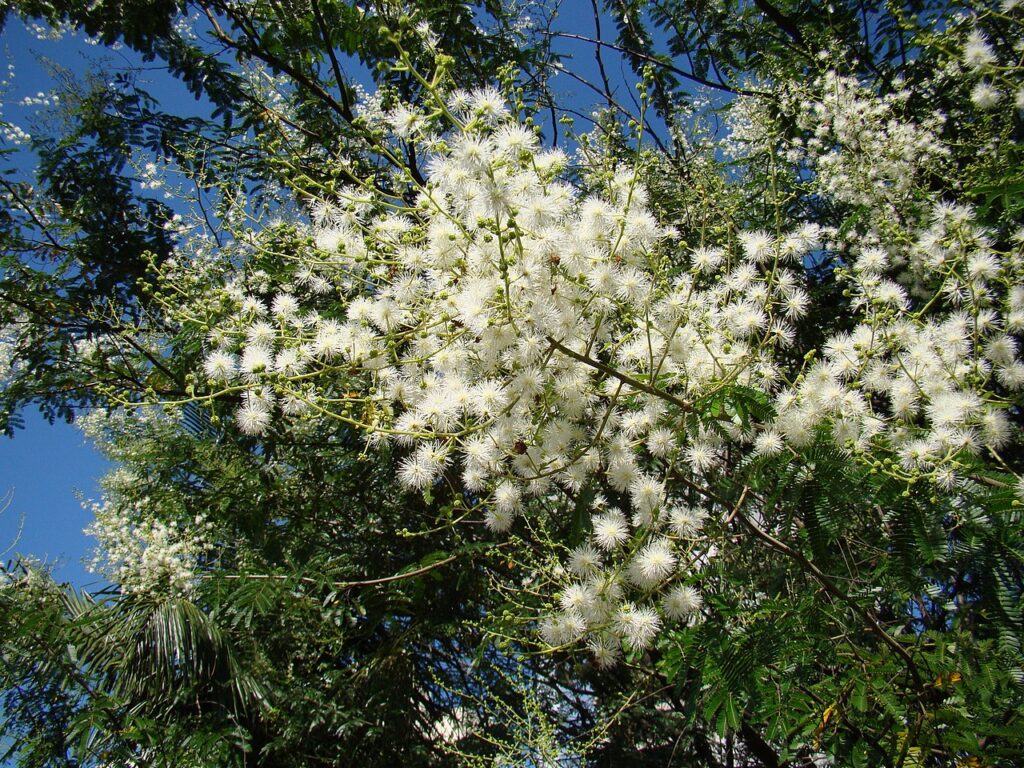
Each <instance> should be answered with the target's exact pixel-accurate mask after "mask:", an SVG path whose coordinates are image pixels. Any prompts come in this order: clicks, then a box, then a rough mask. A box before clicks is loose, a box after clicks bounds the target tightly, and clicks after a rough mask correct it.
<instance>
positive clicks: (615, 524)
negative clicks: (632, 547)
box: [594, 509, 629, 551]
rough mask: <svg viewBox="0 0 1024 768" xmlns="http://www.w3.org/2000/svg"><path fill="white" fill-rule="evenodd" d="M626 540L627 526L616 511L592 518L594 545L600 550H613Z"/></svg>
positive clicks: (627, 535) (623, 518)
mask: <svg viewBox="0 0 1024 768" xmlns="http://www.w3.org/2000/svg"><path fill="white" fill-rule="evenodd" d="M628 538H629V525H628V523H626V518H625V517H624V516H623V515H622V513H621V512H619V511H618V510H617V509H616V510H611V511H609V512H606V513H605V514H603V515H599V516H598V517H596V518H594V543H595V544H597V546H598V547H600V548H601V549H603V550H605V551H608V550H612V549H615V548H616V547H618V546H619V545H620V544H622V543H623V542H625V541H626V540H627V539H628Z"/></svg>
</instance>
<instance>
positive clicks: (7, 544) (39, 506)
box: [0, 411, 108, 587]
mask: <svg viewBox="0 0 1024 768" xmlns="http://www.w3.org/2000/svg"><path fill="white" fill-rule="evenodd" d="M25 422H26V425H25V429H23V430H21V431H19V432H18V433H17V434H16V435H15V437H14V438H0V497H2V498H3V500H4V501H5V502H8V499H9V502H8V503H7V504H6V508H4V509H3V511H2V512H0V553H2V558H0V559H2V560H3V561H7V560H11V559H13V558H14V557H15V556H16V555H18V554H31V555H33V556H34V557H36V558H38V559H40V560H43V561H45V562H47V563H49V564H51V565H53V566H54V575H55V576H56V578H57V579H59V580H61V581H69V582H71V583H72V584H75V585H76V586H80V587H81V586H87V585H90V584H92V585H94V586H95V582H96V577H94V576H92V575H91V574H89V573H87V572H86V570H85V568H84V566H83V564H82V562H81V561H82V559H83V558H84V557H85V556H86V555H87V553H88V551H89V550H90V549H91V548H92V544H91V540H90V539H89V538H88V537H86V536H85V534H84V533H83V532H82V529H83V528H84V527H85V526H86V525H88V524H89V522H90V515H89V513H88V512H86V510H85V509H83V508H82V505H81V504H80V503H79V498H78V496H77V494H79V493H80V494H84V496H85V497H86V498H96V497H97V493H98V491H97V487H96V479H97V478H99V477H100V476H101V475H102V474H103V472H104V471H105V470H106V468H107V467H108V464H107V461H106V460H105V459H104V458H103V457H102V456H101V455H100V454H99V453H98V452H97V451H96V449H95V448H93V447H92V446H91V445H89V444H88V443H87V442H86V440H85V438H84V437H83V435H82V433H81V432H79V431H78V428H77V427H74V426H71V425H68V424H63V423H59V424H54V425H52V426H51V425H50V424H47V423H46V421H45V419H43V418H42V417H41V416H40V415H39V414H38V413H36V412H34V411H30V412H27V413H26V414H25ZM3 506H4V504H2V503H0V507H3Z"/></svg>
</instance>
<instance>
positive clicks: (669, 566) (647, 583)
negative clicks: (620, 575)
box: [629, 539, 676, 589]
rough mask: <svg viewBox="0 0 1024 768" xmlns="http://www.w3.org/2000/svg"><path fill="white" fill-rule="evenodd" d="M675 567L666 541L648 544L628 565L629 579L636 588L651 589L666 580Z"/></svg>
mask: <svg viewBox="0 0 1024 768" xmlns="http://www.w3.org/2000/svg"><path fill="white" fill-rule="evenodd" d="M675 567H676V556H675V555H674V554H673V552H672V545H671V544H670V543H669V542H668V541H667V540H666V539H659V540H658V541H655V542H653V543H652V544H648V545H647V546H646V547H644V548H643V549H641V550H640V552H638V553H637V555H636V557H634V558H633V561H632V562H631V563H630V567H629V577H630V579H631V580H632V581H633V583H635V584H636V585H637V586H640V587H644V588H647V589H649V588H651V587H654V586H656V585H657V584H660V583H661V582H662V581H664V580H665V579H667V578H668V577H669V576H670V575H671V574H672V571H673V569H674V568H675Z"/></svg>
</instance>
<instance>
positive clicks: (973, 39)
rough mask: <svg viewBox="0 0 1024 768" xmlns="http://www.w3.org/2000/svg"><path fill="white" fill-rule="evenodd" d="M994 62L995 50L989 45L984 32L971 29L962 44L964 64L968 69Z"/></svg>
mask: <svg viewBox="0 0 1024 768" xmlns="http://www.w3.org/2000/svg"><path fill="white" fill-rule="evenodd" d="M995 62H996V54H995V51H993V50H992V46H991V45H989V43H988V40H987V39H986V38H985V35H984V33H982V32H981V31H980V30H977V29H972V30H971V33H970V34H969V35H968V36H967V42H966V44H965V45H964V64H966V65H967V66H968V68H970V69H974V70H978V69H983V68H984V67H987V66H989V65H990V64H995Z"/></svg>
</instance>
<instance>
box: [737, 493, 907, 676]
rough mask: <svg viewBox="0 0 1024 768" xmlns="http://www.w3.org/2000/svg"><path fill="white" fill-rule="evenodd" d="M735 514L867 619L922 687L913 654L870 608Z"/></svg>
mask: <svg viewBox="0 0 1024 768" xmlns="http://www.w3.org/2000/svg"><path fill="white" fill-rule="evenodd" d="M736 517H737V518H738V519H739V520H740V521H741V522H742V523H743V524H744V525H745V526H746V527H747V528H748V529H749V530H750V532H751V533H753V534H754V536H756V537H757V538H759V539H761V541H763V542H765V543H766V544H767V545H768V546H770V547H771V548H772V549H774V550H775V551H777V552H781V553H782V554H784V555H785V556H786V557H788V558H790V559H792V560H795V561H796V562H797V563H799V564H800V566H801V567H802V568H803V569H804V570H805V571H806V572H807V573H809V574H811V575H812V576H813V577H814V578H815V579H816V580H817V581H818V583H819V584H821V586H822V587H824V589H825V591H826V592H828V593H829V594H830V595H832V596H833V597H835V598H837V599H838V600H840V601H841V602H843V603H845V604H846V606H847V607H849V608H850V609H852V610H853V611H854V613H856V614H858V615H859V616H860V617H861V618H862V619H863V620H864V621H865V623H867V625H868V627H870V629H871V631H872V632H873V633H874V634H875V635H876V636H877V637H878V638H879V639H880V640H881V641H882V642H883V643H885V644H886V645H887V646H889V648H890V649H891V650H892V651H893V652H894V653H895V654H896V655H897V656H899V657H900V658H901V659H902V660H903V663H904V664H905V665H906V667H907V670H908V671H909V672H910V675H911V677H913V678H914V684H915V685H916V686H917V688H918V689H919V690H921V689H923V688H924V679H923V678H922V677H921V673H920V672H919V671H918V669H917V664H916V663H915V662H914V659H913V657H912V656H911V655H910V653H909V652H908V651H907V649H906V648H904V647H903V646H902V645H900V644H899V643H898V642H897V641H896V640H895V639H894V638H893V637H892V636H891V635H890V634H889V633H888V632H886V631H885V629H884V628H883V627H882V626H881V625H880V624H879V623H878V620H877V619H876V618H875V617H874V616H873V615H872V614H871V612H870V611H868V610H867V609H866V608H863V607H861V606H860V605H859V604H858V603H857V601H855V600H854V599H853V598H851V597H850V596H849V595H847V594H846V593H845V592H843V590H841V589H840V588H839V587H837V586H836V584H835V582H834V581H832V579H831V578H830V577H829V576H828V575H827V574H825V573H824V572H823V571H822V570H821V569H820V568H818V566H816V565H815V564H814V563H812V562H811V561H810V560H809V559H807V557H806V556H805V555H804V554H803V553H801V552H798V551H797V550H795V549H793V548H792V547H790V546H789V545H788V544H785V543H784V542H781V541H779V540H778V539H776V538H775V537H774V536H772V535H771V534H770V533H768V532H767V531H765V530H764V529H762V528H760V527H758V526H757V525H755V524H754V523H753V522H751V521H750V519H749V518H748V517H747V516H746V515H744V514H743V513H742V512H737V513H736Z"/></svg>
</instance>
